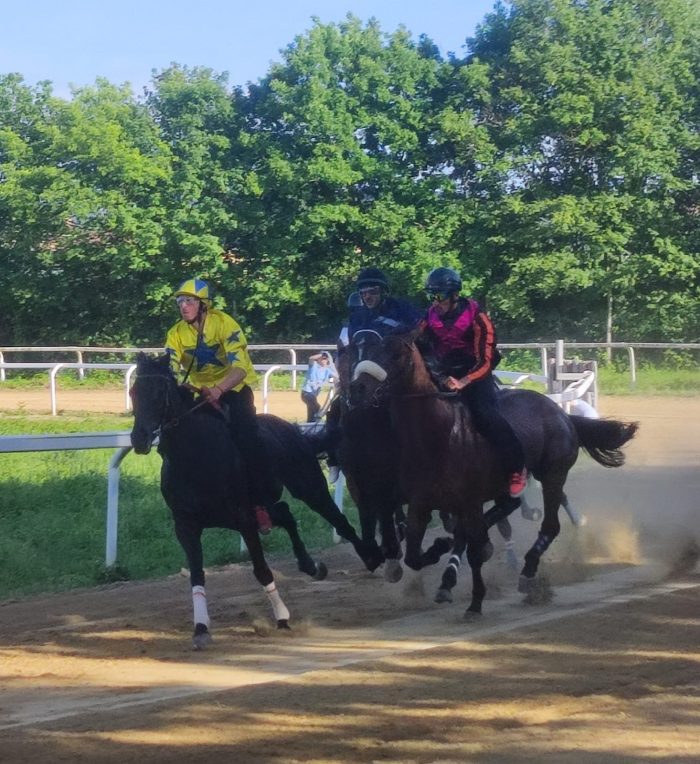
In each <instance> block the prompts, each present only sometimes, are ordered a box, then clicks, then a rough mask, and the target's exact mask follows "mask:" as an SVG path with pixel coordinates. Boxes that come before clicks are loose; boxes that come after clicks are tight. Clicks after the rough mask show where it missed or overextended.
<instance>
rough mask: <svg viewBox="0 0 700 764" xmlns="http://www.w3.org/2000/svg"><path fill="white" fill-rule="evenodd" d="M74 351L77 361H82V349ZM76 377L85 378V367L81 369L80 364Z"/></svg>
mask: <svg viewBox="0 0 700 764" xmlns="http://www.w3.org/2000/svg"><path fill="white" fill-rule="evenodd" d="M76 353H77V355H78V363H82V362H83V351H82V350H76ZM78 379H80V380H83V379H85V369H83V367H82V366H81V367H80V368H79V369H78Z"/></svg>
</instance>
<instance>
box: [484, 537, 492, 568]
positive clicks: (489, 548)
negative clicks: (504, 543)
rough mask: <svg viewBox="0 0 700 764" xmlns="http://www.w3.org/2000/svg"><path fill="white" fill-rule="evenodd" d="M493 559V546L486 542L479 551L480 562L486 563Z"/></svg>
mask: <svg viewBox="0 0 700 764" xmlns="http://www.w3.org/2000/svg"><path fill="white" fill-rule="evenodd" d="M492 557H493V544H492V543H491V542H490V541H487V542H486V543H485V544H484V547H483V549H482V551H481V561H482V563H483V562H488V561H489V560H490V559H491V558H492Z"/></svg>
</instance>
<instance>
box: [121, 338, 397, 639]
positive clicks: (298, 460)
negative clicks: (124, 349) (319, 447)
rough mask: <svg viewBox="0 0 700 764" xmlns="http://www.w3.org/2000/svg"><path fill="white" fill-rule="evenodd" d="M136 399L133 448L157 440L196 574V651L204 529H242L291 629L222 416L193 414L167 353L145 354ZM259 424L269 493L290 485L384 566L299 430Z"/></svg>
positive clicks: (205, 621)
mask: <svg viewBox="0 0 700 764" xmlns="http://www.w3.org/2000/svg"><path fill="white" fill-rule="evenodd" d="M132 398H133V406H134V426H133V429H132V431H131V443H132V445H133V447H134V450H135V451H136V453H138V454H147V453H148V452H149V451H150V449H151V446H152V444H153V441H154V439H155V437H156V436H159V445H158V452H159V453H160V455H161V457H162V459H163V464H162V468H161V481H160V485H161V492H162V494H163V497H164V498H165V501H166V503H167V504H168V506H169V507H170V509H171V511H172V513H173V518H174V521H175V534H176V536H177V539H178V541H179V542H180V544H181V546H182V548H183V550H184V552H185V554H186V556H187V560H188V564H189V569H190V582H191V585H192V599H193V607H194V621H195V631H194V645H195V647H196V648H197V649H199V648H201V647H203V646H204V645H205V644H206V643H207V642H208V641H209V639H210V635H209V629H208V627H209V616H208V613H207V608H206V596H205V592H204V569H203V559H202V544H201V535H202V531H203V529H205V528H229V529H231V530H237V531H239V532H240V534H241V535H242V537H243V540H244V541H245V544H246V546H247V547H248V552H249V553H250V558H251V560H252V562H253V572H254V574H255V577H256V578H257V579H258V581H259V582H260V584H261V585H262V586H263V587H264V589H265V591H266V592H267V594H268V596H269V598H270V601H271V604H272V608H273V612H274V615H275V618H276V619H277V623H278V626H279V627H280V628H287V627H288V619H289V611H288V610H287V608H286V607H285V606H284V603H283V602H282V600H281V599H280V596H279V594H278V593H277V591H276V588H275V583H274V581H273V577H272V572H271V571H270V569H269V567H268V565H267V563H266V562H265V558H264V555H263V549H262V545H261V543H260V538H259V536H258V531H257V525H256V521H255V518H254V515H253V513H252V511H250V502H249V499H248V494H247V485H246V479H245V470H244V469H243V465H242V463H241V459H240V455H239V453H238V451H237V449H236V447H235V444H234V442H233V439H232V438H231V435H230V432H229V429H228V425H227V424H226V422H225V421H224V419H223V418H222V417H220V416H216V415H209V414H207V413H205V410H204V409H201V408H199V410H197V411H195V408H197V407H198V406H199V404H197V406H196V407H195V408H193V407H192V406H191V395H190V394H189V393H188V392H187V391H183V390H182V388H180V387H179V386H178V384H177V381H176V379H175V376H174V375H173V374H172V372H171V371H170V360H169V357H168V356H167V355H166V356H162V357H160V358H158V359H153V358H148V357H147V356H146V355H145V354H143V353H140V354H139V356H138V358H137V369H136V380H135V382H134V386H133V388H132ZM188 398H189V400H188ZM206 408H209V407H208V406H207V407H206ZM259 422H260V431H261V435H262V438H263V442H264V444H265V447H266V450H267V452H268V454H269V458H270V464H271V473H272V474H273V475H274V476H275V478H276V484H275V485H274V486H270V487H269V488H270V493H271V494H274V495H275V496H276V497H277V498H278V499H279V497H280V496H281V494H282V490H283V487H286V488H287V489H288V490H289V492H290V493H291V494H292V496H294V497H295V498H298V499H301V500H302V501H303V502H305V503H306V504H307V505H308V506H309V507H310V508H311V509H313V510H314V511H315V512H318V514H320V515H321V516H322V517H323V518H324V519H325V520H327V521H328V522H329V523H330V524H331V525H332V526H333V527H334V528H335V530H336V531H337V532H338V534H339V535H340V536H341V537H342V538H344V539H346V540H348V541H350V543H352V545H353V546H354V548H355V550H356V551H357V553H358V555H359V556H360V558H361V559H362V560H363V561H364V563H365V565H366V566H367V567H368V568H369V569H370V570H374V568H376V567H377V566H378V565H380V564H381V561H382V558H381V552H380V550H379V548H378V547H377V545H376V543H375V544H374V545H373V546H372V545H369V544H365V543H364V542H363V541H362V540H361V539H360V538H359V537H358V536H357V533H356V532H355V530H354V528H353V527H352V526H351V525H350V523H349V522H348V520H347V518H346V517H345V516H344V515H343V514H342V513H341V512H340V510H339V509H338V507H337V506H336V505H335V504H334V502H333V499H332V498H331V496H330V494H329V492H328V485H327V483H326V480H325V477H324V475H323V472H322V470H321V467H320V465H319V463H318V460H317V458H316V455H315V452H314V451H313V449H312V448H311V446H310V444H309V442H308V441H307V440H306V439H305V438H304V436H303V435H302V433H301V432H300V431H299V429H298V428H297V427H296V426H295V425H293V424H291V423H290V422H286V421H285V420H283V419H279V418H278V417H274V416H270V415H262V416H260V417H259ZM285 508H286V504H284V502H278V503H277V504H276V505H275V506H273V507H272V508H271V516H272V518H273V519H275V518H279V517H280V515H281V516H283V517H284V516H285V515H288V514H289V513H288V511H287V513H285V512H284V509H285ZM289 517H291V515H289ZM292 520H293V518H292ZM299 543H300V544H301V540H300V539H299ZM302 550H303V551H302ZM295 552H296V553H298V554H301V555H302V556H301V557H300V558H299V559H300V568H301V569H304V567H305V572H308V573H310V574H317V572H318V570H317V567H316V565H315V563H314V562H313V560H311V559H310V558H308V555H306V550H305V549H303V545H302V547H301V548H298V547H296V546H295ZM304 555H306V557H304ZM302 565H303V566H304V567H302Z"/></svg>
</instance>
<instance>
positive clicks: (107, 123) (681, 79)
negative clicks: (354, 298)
mask: <svg viewBox="0 0 700 764" xmlns="http://www.w3.org/2000/svg"><path fill="white" fill-rule="evenodd" d="M699 13H700V12H699V11H698V7H697V5H696V4H695V3H694V2H693V1H692V0H649V1H648V2H646V3H638V2H636V1H635V0H614V1H612V0H512V2H510V3H508V4H504V3H496V5H495V7H494V10H493V12H492V13H490V14H489V15H488V16H487V17H486V18H485V19H484V21H483V23H482V24H481V25H480V26H479V27H478V29H477V32H476V34H475V35H474V37H473V38H472V39H470V40H468V45H467V54H466V55H465V56H464V57H463V58H458V57H454V56H452V57H450V58H448V59H447V60H445V59H444V58H442V57H441V55H440V54H439V51H438V50H437V48H436V47H435V45H434V44H433V43H432V42H431V41H430V40H429V39H428V38H426V37H424V36H421V37H418V38H417V39H416V38H414V37H413V36H412V35H411V34H410V33H409V32H408V31H407V30H406V29H403V28H399V29H398V30H396V31H395V32H393V33H391V34H385V33H384V32H383V31H382V30H381V29H380V27H379V25H378V24H377V22H376V21H374V20H370V21H369V22H366V23H364V22H362V21H360V20H359V19H357V18H355V17H353V16H348V17H347V18H346V20H345V21H343V22H342V23H340V24H322V23H320V22H319V21H315V22H314V24H313V26H312V28H311V29H310V30H309V31H308V32H306V33H305V34H302V35H299V36H298V37H296V38H295V39H294V40H293V41H292V42H291V43H290V45H289V46H288V47H287V48H286V50H285V51H284V52H283V56H282V60H281V62H280V63H278V64H275V65H273V66H272V67H271V68H270V70H269V72H268V74H267V75H266V76H265V77H263V78H262V79H261V80H260V81H258V82H257V83H254V84H251V85H249V87H248V88H247V89H243V88H240V87H234V88H231V87H230V86H229V84H228V81H227V79H226V77H225V76H224V75H220V74H217V73H215V72H213V71H211V70H209V69H206V68H194V69H189V68H187V67H184V66H179V65H173V66H171V67H170V68H168V69H167V70H165V71H162V72H160V73H158V74H157V75H155V76H154V78H153V82H152V86H151V88H150V90H149V92H147V93H146V94H145V96H144V97H141V98H137V97H135V96H134V95H133V94H132V93H131V92H130V90H129V89H128V88H123V87H116V86H114V85H112V84H110V83H109V82H106V81H104V80H98V81H97V82H96V83H95V85H94V86H91V87H85V88H81V89H79V90H76V91H75V92H74V93H73V96H72V98H71V99H70V100H68V101H66V100H62V99H59V98H56V97H54V96H53V94H52V91H51V86H50V84H49V83H42V84H40V85H38V86H36V87H30V86H28V85H26V84H25V83H24V82H23V80H22V78H21V76H19V75H16V74H8V75H4V76H0V287H1V288H2V290H3V293H4V294H5V295H6V297H8V298H9V304H11V306H12V308H11V310H7V311H6V312H5V320H4V321H3V322H2V324H1V325H0V342H1V343H2V344H32V343H33V344H39V343H51V344H54V343H67V342H70V343H81V344H82V343H90V342H93V343H96V342H110V343H117V342H118V343H127V342H130V343H147V344H158V343H160V342H161V341H162V335H163V333H164V329H165V326H166V325H167V324H168V323H169V322H170V320H171V319H172V318H173V317H174V315H175V314H174V312H173V311H172V306H171V304H170V299H169V298H170V295H171V293H172V289H173V286H174V285H175V284H176V283H177V282H178V281H179V280H180V279H182V278H184V277H186V276H190V275H195V274H196V275H201V276H204V277H206V278H208V279H210V280H211V281H212V283H213V284H214V285H215V287H216V288H217V293H218V295H219V296H218V298H217V299H218V301H219V303H220V304H221V305H225V306H227V308H228V309H229V310H232V311H234V312H235V313H236V315H237V316H239V317H240V318H241V320H243V322H244V324H245V325H246V327H247V329H248V331H249V334H250V336H251V337H252V339H254V340H257V341H264V340H282V339H286V340H289V339H297V340H300V339H305V338H314V339H316V340H330V339H333V338H334V336H335V334H336V330H337V326H338V325H339V323H340V320H341V318H342V315H343V313H344V311H345V308H344V306H345V300H346V297H347V293H348V292H349V291H351V290H352V282H353V278H354V275H355V274H356V272H357V271H358V269H359V268H360V267H362V266H363V265H367V264H376V265H379V266H380V267H382V268H385V269H386V270H387V272H388V273H389V274H390V276H391V280H392V285H393V288H394V291H395V292H400V293H404V294H406V295H408V296H409V297H412V298H414V299H416V300H419V299H420V294H421V291H422V290H421V286H422V283H423V279H424V277H425V275H426V274H427V272H428V271H429V270H430V269H431V268H433V267H435V266H436V265H441V264H445V265H451V266H454V267H457V268H459V269H460V271H461V272H462V274H463V276H464V282H465V285H466V286H467V288H468V289H469V290H470V291H471V292H472V294H475V295H476V296H478V297H479V298H480V299H484V300H486V301H487V303H488V307H489V309H490V310H491V312H492V313H493V314H494V316H495V317H496V319H497V323H498V325H499V328H500V335H501V336H502V337H508V338H509V339H513V340H514V339H521V340H525V339H536V338H550V339H551V338H552V337H554V336H562V337H565V338H569V339H578V340H604V339H605V337H606V331H608V330H609V331H611V332H612V338H613V339H616V338H618V339H628V340H638V341H639V340H697V339H698V336H699V335H700V311H698V304H699V299H698V298H699V297H700V295H699V294H698V291H699V289H700V279H699V275H700V259H699V257H698V251H699V247H698V244H699V233H698V231H699V226H698V218H699V216H700V199H699V198H698V166H699V165H698V159H699V158H700V137H699V136H700V131H699V130H698V127H699V119H698V117H699V113H700V109H699V102H700V99H699V93H698V82H700V44H699V43H700V40H699V30H700V24H699V23H698V22H699V20H700V18H699Z"/></svg>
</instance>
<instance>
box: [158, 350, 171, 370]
mask: <svg viewBox="0 0 700 764" xmlns="http://www.w3.org/2000/svg"><path fill="white" fill-rule="evenodd" d="M158 363H159V364H160V365H161V366H162V367H163V368H165V369H169V368H170V355H169V354H168V353H163V355H161V356H158Z"/></svg>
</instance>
